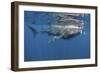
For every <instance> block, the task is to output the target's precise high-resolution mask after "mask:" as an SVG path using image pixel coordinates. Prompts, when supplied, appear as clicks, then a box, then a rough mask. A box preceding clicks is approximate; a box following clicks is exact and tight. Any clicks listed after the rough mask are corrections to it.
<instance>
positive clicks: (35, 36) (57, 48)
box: [24, 11, 90, 61]
mask: <svg viewBox="0 0 100 73" xmlns="http://www.w3.org/2000/svg"><path fill="white" fill-rule="evenodd" d="M49 14H51V15H52V14H54V12H36V11H24V49H25V50H24V61H44V60H64V59H86V58H90V14H85V15H84V16H83V17H81V16H79V17H75V18H76V19H79V20H83V21H84V29H83V32H85V34H80V35H78V36H76V37H73V38H71V39H58V40H56V41H55V42H51V43H49V42H48V41H50V40H51V39H52V38H53V36H48V34H43V33H40V32H41V31H42V30H46V29H47V28H48V25H50V23H53V22H55V19H56V17H52V16H50V15H49ZM56 14H57V12H56Z"/></svg>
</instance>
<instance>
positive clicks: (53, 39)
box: [49, 36, 61, 43]
mask: <svg viewBox="0 0 100 73" xmlns="http://www.w3.org/2000/svg"><path fill="white" fill-rule="evenodd" d="M60 38H61V36H54V37H53V38H52V39H51V40H49V43H51V42H55V41H56V40H57V39H60Z"/></svg>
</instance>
